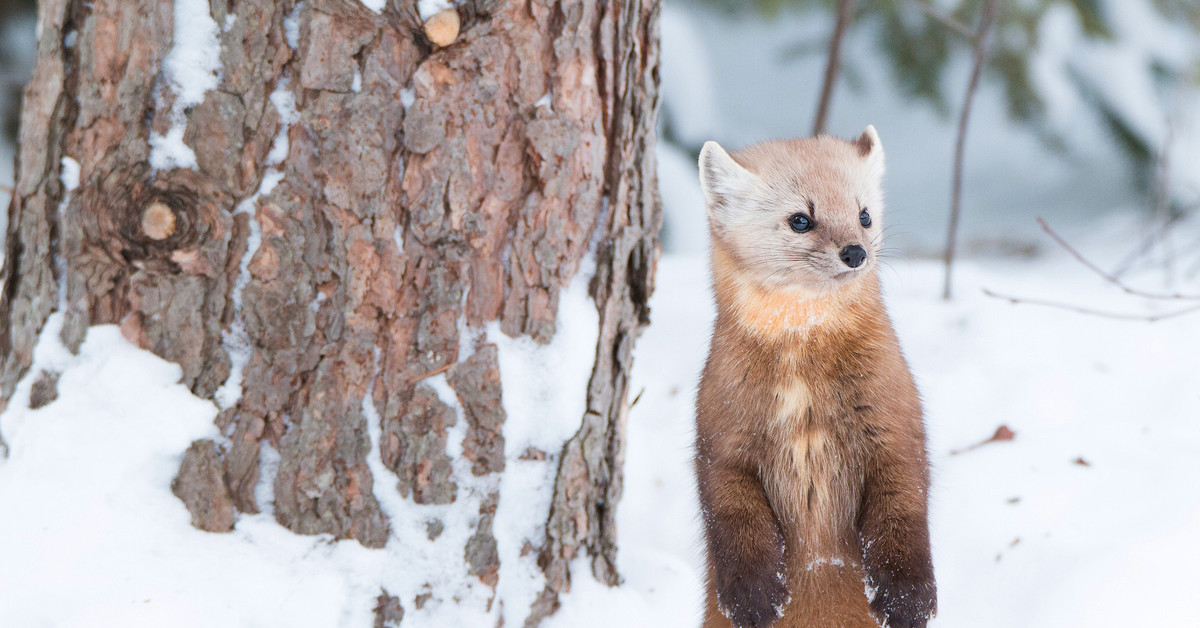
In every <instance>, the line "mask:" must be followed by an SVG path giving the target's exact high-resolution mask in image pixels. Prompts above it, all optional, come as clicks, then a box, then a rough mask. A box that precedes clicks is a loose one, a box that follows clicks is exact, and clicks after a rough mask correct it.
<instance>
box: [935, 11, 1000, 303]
mask: <svg viewBox="0 0 1200 628" xmlns="http://www.w3.org/2000/svg"><path fill="white" fill-rule="evenodd" d="M996 1H997V0H985V2H984V4H983V15H982V16H981V17H980V18H979V28H978V30H976V31H975V36H974V37H973V38H972V40H971V45H972V48H973V59H974V61H973V63H972V64H971V79H970V81H969V82H968V83H967V95H966V97H965V98H964V100H963V108H962V115H961V116H960V117H959V119H958V139H957V140H956V141H955V143H954V187H953V189H952V190H951V192H950V226H949V228H948V230H947V233H946V258H945V260H946V280H945V283H944V284H943V285H942V298H943V299H946V300H949V299H950V277H951V273H952V271H953V269H954V249H955V247H956V245H957V240H958V218H959V215H960V214H962V187H963V184H962V180H963V154H964V153H965V151H966V145H967V123H968V122H969V121H970V118H971V104H972V103H973V102H974V101H975V91H976V90H977V89H978V88H979V77H980V75H981V74H982V73H983V64H984V62H985V61H987V38H988V33H989V32H990V31H991V28H992V21H993V20H994V19H995V17H996Z"/></svg>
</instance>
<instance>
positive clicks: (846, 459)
mask: <svg viewBox="0 0 1200 628" xmlns="http://www.w3.org/2000/svg"><path fill="white" fill-rule="evenodd" d="M883 169H884V168H883V147H882V146H881V144H880V142H879V136H878V135H877V134H876V132H875V129H874V127H867V129H866V131H864V132H863V134H862V136H861V137H859V138H858V140H857V141H845V140H841V139H837V138H833V137H829V136H820V137H815V138H806V139H796V140H786V141H772V142H766V143H763V144H758V145H755V146H751V147H749V148H746V149H744V150H740V151H737V152H735V153H734V154H733V155H732V156H731V155H730V154H728V153H726V152H725V150H724V149H722V148H721V147H720V146H719V145H718V144H717V143H716V142H708V143H706V144H705V145H704V149H703V150H702V151H701V153H700V181H701V187H702V188H703V190H704V196H705V200H706V205H707V210H708V220H709V228H710V232H711V235H712V278H713V288H714V292H715V296H716V302H717V318H716V322H715V323H714V329H713V335H712V345H711V347H710V350H709V355H708V361H707V363H706V364H705V367H704V372H703V374H702V376H701V379H700V388H699V393H698V397H697V401H696V458H695V463H696V475H697V481H698V484H699V490H700V505H701V511H702V515H703V518H704V528H705V541H706V545H707V550H708V552H707V558H708V584H707V598H708V601H707V608H706V611H705V622H704V626H705V627H706V628H712V627H716V626H721V627H727V626H730V625H731V624H732V625H733V626H738V627H748V626H778V627H780V628H782V627H785V626H787V627H800V626H803V627H805V628H809V627H820V628H825V627H828V628H858V627H860V626H862V627H868V626H869V627H877V626H880V625H886V626H889V627H890V628H914V627H924V626H925V625H926V622H928V620H929V618H930V617H931V616H932V615H933V614H934V613H935V612H936V610H937V588H936V584H935V582H934V577H933V561H932V558H931V556H930V546H929V526H928V521H927V512H928V496H927V491H928V488H929V465H928V462H927V454H926V448H925V427H924V423H923V418H922V413H921V403H920V399H919V398H918V395H917V389H916V385H915V384H914V382H913V378H912V374H911V372H910V371H909V369H908V365H907V363H906V362H905V360H904V356H903V355H902V354H901V351H900V345H899V342H898V341H897V339H896V334H895V332H894V331H893V329H892V324H891V320H890V319H889V318H888V314H887V310H886V309H885V308H884V305H883V300H882V297H881V295H880V288H879V278H878V276H877V273H876V267H877V265H878V257H879V247H880V242H881V240H882V232H881V226H880V218H881V217H882V213H883V211H882V210H883V193H882V190H881V187H880V186H881V180H882V177H883Z"/></svg>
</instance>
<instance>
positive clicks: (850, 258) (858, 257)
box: [838, 244, 867, 268]
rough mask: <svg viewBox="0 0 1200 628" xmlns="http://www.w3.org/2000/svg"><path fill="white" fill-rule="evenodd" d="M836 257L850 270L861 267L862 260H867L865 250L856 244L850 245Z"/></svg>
mask: <svg viewBox="0 0 1200 628" xmlns="http://www.w3.org/2000/svg"><path fill="white" fill-rule="evenodd" d="M838 257H840V258H842V262H844V263H845V264H846V265H847V266H849V267H850V268H858V267H859V266H862V263H863V260H865V259H867V250H866V249H864V248H863V247H861V246H859V245H857V244H851V245H850V246H848V247H846V248H844V249H842V252H841V254H840V255H838Z"/></svg>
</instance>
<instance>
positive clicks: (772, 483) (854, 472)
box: [765, 375, 862, 539]
mask: <svg viewBox="0 0 1200 628" xmlns="http://www.w3.org/2000/svg"><path fill="white" fill-rule="evenodd" d="M841 396H842V395H838V394H837V393H836V392H835V391H831V390H829V388H828V387H827V386H821V385H818V384H817V383H814V382H810V381H808V380H806V379H805V378H804V377H803V376H799V375H796V376H791V377H785V378H781V379H780V380H778V381H776V382H773V386H772V399H773V404H772V414H771V416H770V417H769V425H768V428H767V431H768V442H769V443H770V445H769V446H768V447H767V450H768V456H769V457H770V460H771V464H769V465H768V466H769V467H770V472H769V474H768V475H769V477H768V478H765V479H766V484H767V485H768V486H767V490H768V493H769V494H770V497H771V501H772V505H773V506H774V508H775V511H776V514H777V515H778V516H779V517H780V519H781V520H782V521H784V522H788V523H791V524H792V525H793V526H794V527H798V528H801V529H802V530H803V532H804V534H803V536H806V537H809V538H812V537H814V536H816V537H829V538H830V539H832V538H835V537H838V536H841V533H842V532H843V531H844V530H845V529H848V526H849V525H850V522H851V521H852V520H853V516H854V513H855V512H856V509H857V503H858V499H859V492H860V491H859V486H860V484H861V479H860V478H861V475H862V474H861V463H860V461H859V458H860V456H859V453H858V452H857V451H856V450H855V445H854V439H853V437H852V434H853V432H854V429H855V425H854V418H853V416H852V415H853V413H852V412H846V411H845V409H843V408H840V407H839V406H838V397H841Z"/></svg>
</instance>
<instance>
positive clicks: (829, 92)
mask: <svg viewBox="0 0 1200 628" xmlns="http://www.w3.org/2000/svg"><path fill="white" fill-rule="evenodd" d="M852 21H854V0H838V11H837V21H836V22H835V23H834V25H833V35H831V36H830V38H829V57H828V59H827V60H826V62H825V81H824V83H822V85H821V99H820V100H819V101H818V102H817V116H816V119H815V120H814V121H813V131H812V134H813V135H820V134H821V133H824V132H825V121H826V119H827V118H828V117H829V103H830V101H832V100H833V86H834V84H835V83H837V78H838V74H839V73H840V72H841V68H842V39H843V38H845V36H846V30H847V29H848V28H849V27H850V22H852Z"/></svg>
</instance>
